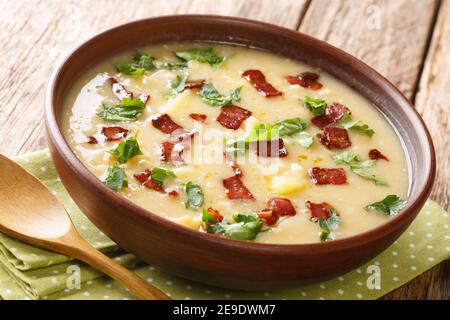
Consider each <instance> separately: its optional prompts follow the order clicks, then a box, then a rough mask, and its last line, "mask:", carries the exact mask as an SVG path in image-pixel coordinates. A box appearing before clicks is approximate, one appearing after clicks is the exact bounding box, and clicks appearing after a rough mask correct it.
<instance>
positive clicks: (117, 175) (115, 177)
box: [104, 165, 128, 191]
mask: <svg viewBox="0 0 450 320" xmlns="http://www.w3.org/2000/svg"><path fill="white" fill-rule="evenodd" d="M107 173H108V176H107V177H106V179H105V181H104V183H105V185H106V186H107V187H108V188H110V189H111V190H114V191H119V190H122V189H123V188H126V187H128V179H127V175H126V173H125V170H124V169H123V168H121V167H119V166H117V165H115V166H112V167H109V168H108V172H107Z"/></svg>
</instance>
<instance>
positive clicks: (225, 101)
mask: <svg viewBox="0 0 450 320" xmlns="http://www.w3.org/2000/svg"><path fill="white" fill-rule="evenodd" d="M198 94H199V95H200V96H201V97H202V99H203V101H205V102H206V103H207V104H209V105H211V106H213V107H223V106H227V105H230V104H232V103H233V101H240V100H241V87H239V88H236V89H233V90H232V91H231V92H230V95H229V96H224V95H222V94H220V93H219V91H218V90H217V89H216V87H214V85H213V84H212V83H207V84H205V85H203V87H202V88H201V89H200V91H199V92H198Z"/></svg>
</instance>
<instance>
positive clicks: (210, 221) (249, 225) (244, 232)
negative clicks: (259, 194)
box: [202, 209, 263, 240]
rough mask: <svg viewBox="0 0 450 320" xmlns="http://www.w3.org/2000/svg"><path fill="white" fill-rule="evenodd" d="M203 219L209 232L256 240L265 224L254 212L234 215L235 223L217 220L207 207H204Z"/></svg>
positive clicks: (239, 238) (238, 238)
mask: <svg viewBox="0 0 450 320" xmlns="http://www.w3.org/2000/svg"><path fill="white" fill-rule="evenodd" d="M202 220H203V223H204V225H205V227H206V231H208V232H209V233H215V234H221V235H224V236H227V237H230V238H233V239H237V240H255V239H256V237H257V236H258V234H259V233H260V232H261V231H262V230H261V228H262V226H263V222H262V220H261V219H260V218H259V217H258V216H257V215H253V214H249V215H245V214H236V215H233V221H234V223H228V222H217V221H216V220H215V219H214V217H213V216H212V215H211V214H210V213H209V212H208V211H207V210H205V209H203V215H202Z"/></svg>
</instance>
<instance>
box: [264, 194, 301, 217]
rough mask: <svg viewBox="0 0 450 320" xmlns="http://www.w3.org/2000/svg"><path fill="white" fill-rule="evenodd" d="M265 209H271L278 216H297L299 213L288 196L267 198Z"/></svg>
mask: <svg viewBox="0 0 450 320" xmlns="http://www.w3.org/2000/svg"><path fill="white" fill-rule="evenodd" d="M265 210H271V211H272V212H273V214H275V215H277V216H295V214H296V213H297V212H296V211H295V208H294V206H293V205H292V203H291V201H290V200H289V199H286V198H270V199H267V202H266V209H265Z"/></svg>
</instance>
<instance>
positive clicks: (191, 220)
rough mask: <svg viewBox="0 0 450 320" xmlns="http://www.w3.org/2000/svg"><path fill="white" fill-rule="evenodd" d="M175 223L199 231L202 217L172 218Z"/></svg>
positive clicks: (185, 216)
mask: <svg viewBox="0 0 450 320" xmlns="http://www.w3.org/2000/svg"><path fill="white" fill-rule="evenodd" d="M169 219H170V220H172V221H173V222H176V223H179V224H181V225H183V226H185V227H188V228H191V229H194V230H198V228H200V226H201V224H202V219H201V217H200V216H196V217H192V216H190V215H184V216H181V217H177V218H170V217H169Z"/></svg>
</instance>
